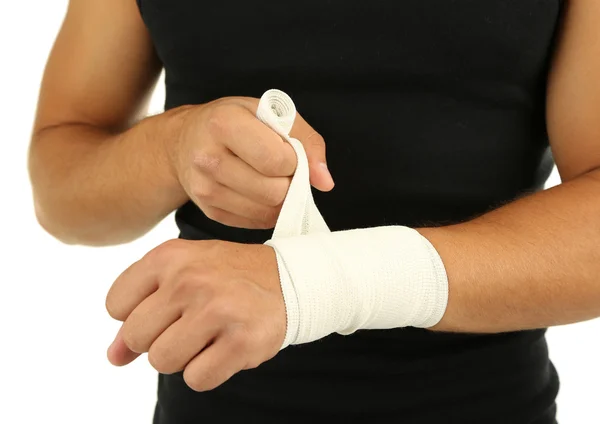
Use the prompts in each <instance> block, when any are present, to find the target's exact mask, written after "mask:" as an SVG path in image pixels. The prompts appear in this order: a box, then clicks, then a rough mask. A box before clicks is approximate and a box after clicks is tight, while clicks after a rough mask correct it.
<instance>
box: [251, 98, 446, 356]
mask: <svg viewBox="0 0 600 424" xmlns="http://www.w3.org/2000/svg"><path fill="white" fill-rule="evenodd" d="M295 114H296V109H295V107H294V104H293V102H292V100H291V99H290V98H289V96H287V95H286V94H285V93H283V92H281V91H279V90H269V91H267V92H266V93H265V94H264V95H263V96H262V98H261V101H260V103H259V107H258V113H257V116H258V118H259V119H260V120H261V121H262V122H264V123H265V124H267V125H269V126H270V127H271V128H272V129H273V130H274V131H276V132H277V133H278V134H280V135H281V136H282V137H283V138H284V139H285V140H287V141H288V142H289V143H290V144H291V145H292V147H293V148H294V150H295V152H296V155H297V156H298V167H297V169H296V173H295V174H294V177H293V178H292V182H291V184H290V189H289V191H288V193H287V196H286V199H285V201H284V203H283V206H282V210H281V213H280V216H279V219H278V221H277V225H276V226H275V230H274V232H273V237H272V239H271V240H269V241H267V242H266V243H265V244H266V245H268V246H271V247H272V248H273V249H274V250H275V252H276V256H277V264H278V269H279V278H280V282H281V289H282V292H283V297H284V301H285V306H286V314H287V331H286V336H285V340H284V342H283V344H282V346H281V349H284V348H285V347H287V346H289V345H290V344H302V343H309V342H312V341H315V340H318V339H321V338H323V337H325V336H327V335H329V334H332V333H339V334H343V335H348V334H352V333H354V332H355V331H357V330H359V329H390V328H398V327H407V326H413V327H422V328H428V327H432V326H434V325H435V324H437V323H438V322H439V321H440V320H441V318H442V317H443V315H444V312H445V310H446V306H447V302H448V278H447V276H446V271H445V268H444V265H443V263H442V260H441V258H440V256H439V254H438V253H437V251H436V250H435V248H434V247H433V245H432V244H431V243H430V242H429V241H428V240H427V239H426V238H425V237H423V236H422V235H421V234H420V233H419V232H418V231H416V230H414V229H412V228H408V227H403V226H386V227H375V228H365V229H353V230H347V231H337V232H331V231H329V228H328V227H327V224H326V223H325V221H324V219H323V217H322V215H321V213H320V212H319V210H318V209H317V207H316V205H315V203H314V200H313V197H312V192H311V188H310V182H309V172H308V161H307V159H306V154H305V152H304V149H303V147H302V144H301V143H300V142H299V141H298V140H296V139H293V138H290V137H289V131H290V129H291V127H292V124H293V121H294V118H295Z"/></svg>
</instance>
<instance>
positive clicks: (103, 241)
mask: <svg viewBox="0 0 600 424" xmlns="http://www.w3.org/2000/svg"><path fill="white" fill-rule="evenodd" d="M160 69H161V65H160V62H159V60H158V59H157V57H156V55H155V53H154V50H153V47H152V44H151V41H150V38H149V35H148V33H147V31H146V28H145V27H144V25H143V22H142V20H141V18H140V16H139V12H138V10H137V8H136V5H135V2H134V1H123V0H71V1H70V4H69V9H68V12H67V16H66V18H65V21H64V23H63V26H62V28H61V31H60V33H59V35H58V37H57V39H56V42H55V45H54V48H53V50H52V53H51V55H50V58H49V60H48V63H47V66H46V70H45V74H44V79H43V83H42V87H41V91H40V97H39V103H38V111H37V117H36V122H35V126H34V130H33V136H32V141H31V146H30V154H29V172H30V178H31V182H32V187H33V195H34V201H35V209H36V214H37V217H38V220H39V222H40V224H41V225H42V226H43V227H44V228H45V229H46V230H47V231H48V232H49V233H51V234H52V235H53V236H55V237H57V238H58V239H60V240H62V241H63V242H65V243H71V244H88V245H107V244H117V243H123V242H126V241H130V240H133V239H135V238H137V237H139V236H140V235H142V234H144V233H145V232H147V231H148V230H150V229H151V228H152V227H153V226H154V225H156V224H157V223H158V222H159V221H160V220H161V219H162V218H164V217H165V216H166V215H167V214H169V213H170V212H171V211H173V210H174V209H175V208H177V207H178V206H179V205H181V204H182V203H184V202H185V201H186V195H185V192H184V191H183V190H182V188H181V187H180V185H179V183H178V181H177V178H176V177H175V176H174V173H173V172H172V170H171V169H170V165H169V161H168V160H167V159H166V158H167V153H166V152H167V147H168V144H169V143H170V142H172V141H173V139H174V138H175V137H176V136H177V129H178V126H179V122H180V121H181V116H182V115H183V114H184V113H185V112H184V109H178V110H173V111H170V112H168V113H166V114H163V115H159V116H156V117H152V118H148V119H144V120H142V121H140V122H138V123H136V121H137V120H138V118H139V117H140V116H141V114H142V113H143V112H144V111H145V106H146V104H147V100H148V98H149V95H150V93H151V92H152V89H153V87H154V85H155V83H156V80H157V77H158V75H159V73H160Z"/></svg>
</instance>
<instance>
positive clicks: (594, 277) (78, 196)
mask: <svg viewBox="0 0 600 424" xmlns="http://www.w3.org/2000/svg"><path fill="white" fill-rule="evenodd" d="M110 2H111V3H115V4H114V7H115V8H119V9H122V10H121V11H122V12H123V13H122V14H118V13H114V10H113V12H111V16H110V17H111V19H112V18H113V17H114V16H116V15H119V16H122V17H120V18H119V21H120V20H121V19H122V20H123V22H127V23H129V24H128V25H124V24H123V25H121V26H120V29H117V30H115V29H109V28H107V26H106V25H103V24H102V22H96V21H98V20H101V19H103V18H102V17H101V16H100V17H99V16H98V15H102V12H101V10H102V9H103V10H107V9H110V8H109V7H106V6H105V7H104V8H103V7H101V6H99V5H100V2H99V1H96V0H95V1H90V0H87V1H83V0H80V1H73V2H72V5H71V9H72V10H73V12H71V15H70V16H68V17H67V23H66V24H65V28H67V29H63V31H62V32H61V35H60V36H59V40H58V42H57V46H58V47H57V48H55V51H54V53H53V55H52V57H51V58H50V64H49V68H48V70H47V73H46V80H45V81H46V82H45V85H44V88H43V89H42V95H41V101H40V111H41V112H40V114H39V115H38V124H37V127H36V128H38V131H37V133H36V134H37V136H34V141H33V146H34V148H33V151H32V162H31V163H32V164H33V165H32V168H31V170H32V175H33V178H32V182H33V185H34V195H35V196H36V204H37V208H38V210H39V213H38V217H39V219H40V222H41V223H42V225H44V226H45V228H47V229H48V230H49V231H50V232H51V233H53V234H55V235H56V236H57V237H58V238H60V239H63V240H65V241H69V240H75V241H77V242H80V243H87V244H94V243H108V242H109V241H110V242H116V241H118V240H123V239H131V238H133V237H135V236H136V235H139V234H141V233H142V232H143V231H147V229H149V227H150V224H151V223H156V222H158V220H159V219H160V217H161V216H163V215H164V213H165V211H170V210H172V209H173V208H174V207H176V205H178V204H180V203H181V201H183V199H185V195H184V194H183V193H184V192H185V193H187V192H188V191H186V188H185V187H186V184H189V185H188V186H187V187H191V184H190V183H188V182H186V178H189V174H186V171H185V169H186V168H185V165H181V164H179V165H175V168H177V169H183V170H184V171H178V172H173V171H169V169H172V167H173V165H172V163H173V162H175V163H176V164H177V161H173V160H171V159H167V158H170V157H173V153H172V149H171V150H170V149H169V146H172V144H170V141H168V140H173V139H175V140H178V139H179V138H180V137H181V136H180V135H181V133H182V131H181V130H177V128H181V127H183V126H185V125H182V124H181V123H180V122H181V121H178V119H179V118H178V117H177V113H178V112H177V111H175V112H173V114H172V115H170V114H168V113H167V114H165V115H164V117H154V118H150V119H149V120H148V122H152V121H154V122H153V123H148V124H143V123H140V124H138V125H137V126H134V127H133V129H130V130H123V128H124V127H126V126H127V125H126V123H128V122H130V121H131V119H132V117H133V116H134V115H135V114H134V111H136V110H137V105H139V104H141V103H142V100H143V99H145V98H147V95H148V92H149V90H150V89H151V87H152V82H153V81H154V79H155V74H154V73H150V72H149V71H148V69H147V68H148V64H150V63H154V62H153V61H152V59H151V54H150V53H149V40H148V38H147V34H144V30H143V25H141V22H140V21H139V16H138V15H137V12H135V11H134V10H133V8H132V7H131V6H130V5H127V4H125V3H128V2H121V1H117V0H110ZM121 3H122V4H121ZM129 3H133V2H129ZM102 4H103V5H105V4H106V0H104V1H103V2H102ZM565 13H566V15H565V18H566V19H565V22H564V26H563V28H562V30H561V34H560V39H559V44H558V48H557V50H556V55H555V58H554V61H553V66H552V71H551V74H550V79H549V84H548V104H547V114H548V130H549V135H550V142H551V145H552V148H553V152H554V156H555V159H556V162H557V165H558V168H559V171H560V174H561V177H562V180H563V184H561V185H560V186H558V187H555V188H552V189H550V190H547V191H544V192H541V193H537V194H533V195H530V196H528V197H526V198H522V199H520V200H518V201H515V202H513V203H511V204H509V205H506V206H504V207H502V208H499V209H497V210H495V211H493V212H491V213H488V214H486V215H484V216H481V217H479V218H477V219H475V220H472V221H469V222H466V223H462V224H459V225H453V226H447V227H441V228H421V229H418V230H419V231H420V232H421V234H423V235H424V236H425V237H427V238H428V239H429V240H430V241H431V242H432V244H433V245H434V246H435V247H436V249H437V250H438V252H439V253H440V255H441V257H442V260H443V261H444V264H445V266H446V270H447V273H448V277H449V284H450V286H449V288H450V295H449V304H448V308H447V311H446V313H445V315H444V317H443V319H442V320H441V322H440V323H439V324H438V325H436V326H435V327H434V328H432V330H433V331H455V332H503V331H513V330H522V329H529V328H541V327H548V326H554V325H562V324H567V323H572V322H578V321H584V320H587V319H591V318H595V317H598V316H600V281H599V279H598V275H600V249H598V241H597V240H598V238H599V237H600V219H599V218H598V217H600V84H598V82H597V76H598V75H600V54H598V53H599V52H600V30H599V29H598V25H597V21H598V19H600V3H599V2H597V1H595V0H571V1H569V2H568V3H567V5H566V11H565ZM104 19H107V18H106V17H105V18H104ZM77 22H88V25H91V26H92V27H93V28H97V29H98V31H89V34H88V35H87V38H86V37H81V35H82V34H81V32H82V31H83V32H87V31H88V30H86V29H82V28H79V27H83V26H85V25H83V24H81V23H77ZM123 22H122V23H123ZM108 27H111V26H108ZM117 27H119V25H117ZM77 28H79V30H77ZM100 28H102V30H101V31H100ZM115 31H116V32H119V31H121V32H120V33H118V34H116V33H115ZM95 32H96V33H98V34H99V35H97V38H96V36H95V35H94V33H95ZM65 34H66V35H65ZM125 34H127V36H124V37H119V35H121V36H123V35H125ZM61 37H62V41H61ZM132 38H133V39H132ZM136 38H137V41H136ZM107 39H108V40H109V41H106V42H105V40H107ZM117 39H119V43H121V44H122V43H123V40H129V41H127V42H126V44H128V45H127V47H126V48H127V49H130V54H134V55H135V56H136V57H140V58H141V59H140V61H139V62H143V63H144V66H142V65H141V64H139V63H138V64H135V63H134V64H131V63H128V66H129V67H130V68H133V69H129V70H127V69H125V70H123V69H120V67H121V65H120V64H119V65H117V64H116V63H117V62H119V61H118V60H115V61H114V62H115V64H113V65H111V64H110V63H108V64H105V63H104V61H102V60H101V59H102V58H103V57H106V58H108V57H111V58H114V55H115V54H120V53H118V51H119V49H117V48H116V45H117V43H116V41H115V40H117ZM111 40H112V41H114V42H112V41H111ZM92 46H97V47H98V49H99V50H100V51H99V52H97V51H94V52H92V50H94V49H92ZM111 46H112V47H111ZM119 47H120V48H121V45H120V44H119ZM72 48H75V49H76V51H78V52H80V53H82V54H83V56H82V59H80V61H79V62H81V63H77V64H73V63H70V59H69V55H67V54H66V53H65V52H66V51H69V49H72ZM111 49H112V50H113V51H111ZM111 60H114V59H111ZM101 62H102V65H99V63H101ZM108 62H110V61H108ZM134 62H135V61H134ZM102 67H104V69H102ZM61 69H62V70H64V69H69V70H70V71H69V72H67V73H64V72H60V70H61ZM86 72H87V74H85V73H86ZM81 73H83V74H82V75H79V74H81ZM90 73H91V74H92V76H90ZM61 74H66V75H69V78H64V77H62V76H61ZM98 74H100V76H101V77H100V76H99V75H98ZM49 75H50V76H49ZM72 78H75V80H76V86H77V83H79V84H81V85H79V89H82V88H86V89H88V90H91V91H90V93H91V94H90V96H93V98H91V99H90V98H89V96H88V97H86V99H85V100H86V101H85V103H84V102H83V100H84V99H82V98H79V97H78V95H77V93H78V92H80V91H79V90H74V89H72V88H69V84H70V83H71V79H72ZM67 79H68V81H66V80H67ZM48 81H49V82H48ZM109 83H110V84H109ZM111 84H112V85H111ZM115 85H116V86H118V87H119V90H117V89H115V90H112V89H110V88H109V89H108V90H105V89H104V88H105V87H114V86H115ZM100 87H102V89H101V88H100ZM123 90H124V91H125V93H122V92H121V91H123ZM65 93H66V95H65ZM89 100H93V101H89ZM115 104H116V105H117V107H114V106H115ZM80 107H83V109H80ZM59 109H60V111H59ZM182 113H183V112H182ZM198 113H199V114H200V113H201V112H198ZM56 114H59V115H60V116H57V115H56ZM223 116H225V114H224V115H223ZM227 119H228V118H223V120H225V121H226V120H227ZM223 120H220V122H223ZM183 121H185V118H183ZM200 121H201V120H200ZM145 125H147V127H146V128H148V129H150V128H153V129H154V130H156V131H158V134H162V135H164V137H157V138H156V139H155V141H156V140H166V141H165V143H166V145H167V148H166V149H164V150H163V149H162V148H161V149H156V151H155V152H152V146H153V145H154V144H155V143H150V142H148V144H147V145H146V144H144V140H145V138H148V137H152V135H151V134H152V133H151V132H150V131H149V130H148V131H147V132H144V126H145ZM150 125H154V127H150ZM199 125H201V124H199ZM307 125H308V124H307ZM224 127H226V125H224V126H223V127H222V128H224ZM44 128H47V129H46V130H44ZM136 128H137V129H136ZM134 131H139V132H137V133H134ZM161 131H162V133H161ZM190 131H192V132H193V130H190ZM313 131H314V130H312V129H306V130H303V131H301V134H299V136H298V137H297V138H299V139H301V140H303V141H304V142H305V143H307V141H306V140H308V139H309V138H310V135H312V134H313V133H312V132H313ZM233 132H234V131H233V130H232V133H233ZM40 133H41V134H42V135H41V136H40ZM44 133H45V134H44ZM199 133H201V134H203V133H202V131H199ZM110 134H113V135H110ZM123 134H128V135H123ZM173 134H175V135H173ZM209 134H212V133H210V132H209ZM36 137H37V138H36ZM111 137H121V142H120V143H116V142H114V145H115V146H120V147H122V148H123V149H125V146H128V148H129V149H130V150H123V151H131V152H132V153H131V154H130V155H129V156H126V157H127V158H128V160H131V158H133V157H134V153H135V155H137V156H136V162H135V163H136V167H139V168H140V170H139V171H137V168H136V172H137V174H136V175H127V173H128V171H127V170H125V169H123V168H122V167H121V166H118V165H122V164H121V163H120V162H119V161H120V160H121V159H119V157H118V155H117V153H115V152H119V153H121V152H122V151H121V150H118V149H119V148H120V147H114V150H112V151H111V147H106V148H104V147H102V148H101V147H99V146H105V145H106V146H111V145H112V143H113V142H111V140H112V138H111ZM183 137H184V138H185V136H183ZM188 137H191V136H188ZM312 138H313V139H315V136H313V137H312ZM317 138H318V137H317ZM49 140H53V141H49ZM133 140H135V142H136V143H141V144H144V145H142V146H140V145H137V144H136V145H135V147H134V146H133V144H134V142H133ZM50 144H51V145H52V149H50V148H49V147H48V145H50ZM158 144H160V142H159V143H158ZM191 144H192V143H191V142H190V145H191ZM310 144H311V143H307V144H306V145H307V146H310ZM175 145H178V144H177V143H175ZM223 145H225V146H227V144H226V143H225V142H223ZM145 147H148V149H149V150H150V151H151V152H148V153H147V152H145V151H143V150H142V149H143V148H145ZM307 150H310V149H307ZM317 150H318V151H319V152H322V153H323V156H319V155H317V156H318V157H319V158H321V157H324V146H321V145H320V144H319V147H318V148H317ZM109 151H110V152H111V153H112V154H111V153H107V152H109ZM133 152H134V153H133ZM309 154H312V153H309ZM146 155H147V156H146ZM282 155H284V153H282ZM175 157H179V156H177V155H175ZM183 157H185V155H184V156H183ZM195 157H198V156H197V155H196V156H195ZM59 158H60V161H59V160H58V159H59ZM148 162H149V163H150V164H149V163H148ZM201 162H202V161H201ZM318 162H320V159H319V160H317V161H315V160H314V159H313V160H312V162H311V164H312V166H311V172H312V173H311V181H312V182H313V184H314V181H318V182H317V185H319V184H321V183H322V184H323V186H322V188H323V189H328V188H330V187H331V182H329V183H328V184H326V183H325V181H326V180H327V178H326V177H325V176H324V175H323V174H319V172H318V169H319V167H318V165H315V164H316V163H318ZM81 163H84V164H85V166H83V165H80V164H81ZM163 163H164V165H158V168H159V171H160V172H156V171H157V164H163ZM204 163H211V161H210V160H208V161H204ZM65 164H66V165H67V168H68V169H69V170H70V174H68V176H69V178H67V174H66V173H64V172H62V171H61V168H62V167H64V166H65ZM86 166H87V167H90V166H91V167H92V169H96V170H100V169H104V170H106V171H108V170H114V172H111V173H107V174H106V175H108V176H107V177H106V179H101V180H103V181H101V182H98V181H97V179H100V178H97V175H99V174H98V173H94V174H93V175H94V178H87V179H85V180H84V181H85V184H83V185H82V183H81V182H78V183H77V184H79V187H80V188H79V189H78V188H77V185H76V184H75V183H73V182H72V181H71V180H72V179H73V178H72V177H73V176H74V175H75V176H83V175H84V172H89V170H88V171H85V170H86ZM163 166H164V168H162V167H163ZM286 170H287V169H286ZM150 171H152V172H150ZM286 173H287V172H286ZM151 174H154V175H151ZM282 174H285V173H283V172H282ZM313 174H314V175H313ZM317 174H318V176H317ZM36 176H37V177H36ZM145 176H150V177H152V178H154V180H153V181H154V183H153V184H158V186H159V187H161V188H162V190H155V191H157V193H154V194H153V195H152V196H153V197H150V196H151V195H150V194H148V193H145V192H144V191H145V190H146V191H152V190H149V187H155V186H154V185H150V184H148V183H147V182H145V181H142V180H143V179H144V177H145ZM175 176H177V177H175ZM280 177H282V178H283V177H289V175H280ZM273 178H275V177H273ZM181 180H183V181H184V182H182V181H181ZM198 181H201V180H198ZM205 181H208V180H205ZM279 181H281V180H279ZM50 186H56V187H55V188H52V189H51V188H50ZM36 187H37V190H36ZM178 187H179V188H178ZM44 190H50V192H49V193H42V192H43V191H44ZM188 190H189V188H188ZM84 192H92V193H93V196H92V195H89V196H88V195H86V194H85V193H84ZM140 192H142V193H140ZM173 192H177V193H179V195H180V197H177V196H175V195H174V194H173ZM161 193H164V194H161ZM130 196H132V197H130ZM146 196H147V197H146ZM246 197H248V198H251V196H250V194H248V195H247V196H246ZM113 200H118V202H121V205H120V207H119V208H118V210H115V209H117V208H114V207H112V208H106V207H105V206H104V205H105V204H107V203H110V202H111V201H113ZM60 202H67V205H68V207H66V206H62V205H61V204H60ZM69 202H70V203H69ZM63 205H64V203H63ZM167 205H168V206H167ZM141 206H143V207H141ZM73 207H80V208H83V209H84V210H85V213H80V212H76V211H75V212H73V211H68V210H67V209H68V208H73ZM144 208H149V209H150V211H147V212H145V213H146V215H144V217H145V218H144V221H145V222H146V224H145V225H141V224H137V223H135V222H134V219H133V218H134V217H135V218H136V219H139V216H137V215H136V214H137V213H142V210H143V209H144ZM108 209H110V210H108ZM90 212H93V214H92V215H93V216H92V217H89V216H87V215H89V214H90ZM129 217H131V219H129V220H128V218H129ZM68 218H70V219H68ZM119 220H121V221H119ZM118 222H120V224H118ZM86 225H89V226H91V227H92V228H95V229H96V230H93V231H89V232H86V231H84V230H83V228H84V227H86ZM131 228H134V229H131ZM100 229H105V231H108V230H106V229H109V230H110V231H108V232H109V233H110V235H107V236H102V235H99V234H101V231H100ZM106 307H107V310H108V312H109V314H110V315H111V316H112V317H113V318H115V319H117V320H120V321H123V326H122V328H121V330H120V331H119V334H118V335H117V337H116V338H115V341H114V342H113V344H112V345H111V347H110V348H109V350H108V358H109V360H110V361H111V362H112V363H113V364H115V365H125V364H128V363H130V362H131V361H133V360H134V359H135V358H136V357H138V356H139V354H140V353H143V352H148V359H149V361H150V363H151V364H152V365H153V366H154V367H155V368H156V369H157V370H158V371H161V372H164V373H172V372H176V371H181V370H183V371H184V379H185V381H186V382H187V384H188V385H189V386H190V387H191V388H192V389H194V390H197V391H204V390H210V389H212V388H214V387H217V386H219V385H220V384H222V383H223V382H224V381H226V380H227V379H228V378H230V377H231V376H232V375H233V374H235V373H236V372H239V371H240V370H244V369H249V368H253V367H256V366H258V365H260V363H262V362H264V361H266V360H268V359H270V358H272V357H273V356H274V355H275V354H276V353H277V350H278V348H279V346H280V345H281V343H282V341H283V337H284V333H285V324H286V323H285V319H286V318H285V306H284V304H283V298H282V295H281V291H280V287H279V277H278V272H277V264H276V259H275V254H274V252H273V250H272V249H271V248H270V247H268V246H264V245H241V244H236V243H228V242H222V241H185V240H171V241H168V242H167V243H164V244H162V245H160V246H158V247H156V248H155V249H153V250H152V251H150V252H149V253H148V254H147V255H145V256H144V257H143V258H141V259H140V260H139V261H138V262H136V263H134V264H133V265H132V266H131V267H129V268H128V269H127V270H125V271H124V272H123V274H121V275H120V276H119V277H118V278H117V280H116V281H115V282H114V284H113V286H112V287H111V289H110V291H109V293H108V296H107V300H106Z"/></svg>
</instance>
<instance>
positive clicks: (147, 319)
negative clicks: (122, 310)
mask: <svg viewBox="0 0 600 424" xmlns="http://www.w3.org/2000/svg"><path fill="white" fill-rule="evenodd" d="M163 292H164V291H161V290H159V291H157V292H156V293H154V294H153V295H151V296H149V297H148V298H146V299H145V300H143V301H142V302H141V303H140V304H139V305H138V306H137V307H136V308H135V309H134V310H133V312H131V314H130V315H129V317H128V318H127V321H125V323H124V324H123V326H122V327H121V331H120V334H121V338H122V339H123V341H124V343H125V345H126V346H127V347H128V348H129V349H130V350H131V351H132V352H137V353H144V352H148V350H149V349H150V346H151V345H152V343H154V341H155V340H156V339H157V338H158V337H159V336H160V335H161V334H162V333H163V331H165V330H166V329H167V328H169V326H170V325H172V324H173V323H174V322H176V321H177V320H178V319H180V318H181V315H182V310H183V306H184V305H177V304H175V302H169V299H168V298H165V296H166V295H165V294H163Z"/></svg>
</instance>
